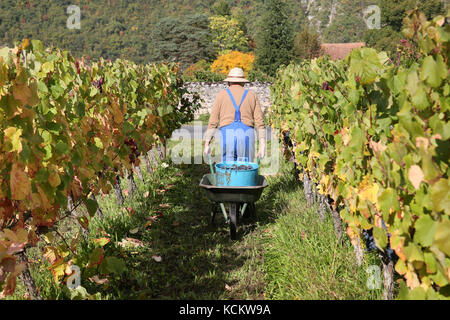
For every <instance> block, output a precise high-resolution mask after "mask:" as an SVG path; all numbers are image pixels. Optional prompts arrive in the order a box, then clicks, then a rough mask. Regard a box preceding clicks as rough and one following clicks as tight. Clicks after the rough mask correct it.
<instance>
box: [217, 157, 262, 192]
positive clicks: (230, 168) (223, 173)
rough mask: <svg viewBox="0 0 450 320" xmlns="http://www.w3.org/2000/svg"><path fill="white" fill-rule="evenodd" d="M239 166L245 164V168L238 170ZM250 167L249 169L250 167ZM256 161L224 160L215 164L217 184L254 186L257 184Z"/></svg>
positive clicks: (257, 167) (224, 185)
mask: <svg viewBox="0 0 450 320" xmlns="http://www.w3.org/2000/svg"><path fill="white" fill-rule="evenodd" d="M240 166H246V167H248V168H247V169H244V170H243V169H242V167H241V169H240V170H238V168H239V167H240ZM250 167H251V169H250ZM258 169H259V165H258V164H257V163H252V162H248V161H241V158H239V159H238V161H225V162H222V163H217V164H216V177H217V179H216V180H217V181H216V182H217V186H219V187H255V186H257V185H258Z"/></svg>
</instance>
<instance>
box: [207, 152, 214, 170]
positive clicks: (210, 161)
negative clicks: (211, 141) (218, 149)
mask: <svg viewBox="0 0 450 320" xmlns="http://www.w3.org/2000/svg"><path fill="white" fill-rule="evenodd" d="M208 160H209V169H211V174H214V167H213V162H212V158H211V155H210V154H208Z"/></svg>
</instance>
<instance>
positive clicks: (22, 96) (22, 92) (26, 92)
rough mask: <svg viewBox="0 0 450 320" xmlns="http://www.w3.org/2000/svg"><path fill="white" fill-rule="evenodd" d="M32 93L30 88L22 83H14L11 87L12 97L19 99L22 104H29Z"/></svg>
mask: <svg viewBox="0 0 450 320" xmlns="http://www.w3.org/2000/svg"><path fill="white" fill-rule="evenodd" d="M32 95H33V93H32V92H31V89H30V88H29V87H28V86H27V85H24V84H16V85H15V86H14V88H13V96H14V99H16V100H19V101H20V102H21V104H22V106H25V105H31V100H32Z"/></svg>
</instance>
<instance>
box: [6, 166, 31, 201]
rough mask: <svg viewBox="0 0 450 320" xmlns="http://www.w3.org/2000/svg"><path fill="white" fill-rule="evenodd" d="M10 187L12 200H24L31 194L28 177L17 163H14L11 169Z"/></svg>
mask: <svg viewBox="0 0 450 320" xmlns="http://www.w3.org/2000/svg"><path fill="white" fill-rule="evenodd" d="M10 187H11V199H12V200H25V199H26V197H27V196H29V195H30V193H31V182H30V180H29V178H28V175H27V174H26V173H25V171H24V170H23V168H22V167H21V166H20V165H19V164H17V163H14V164H13V166H12V169H11V178H10Z"/></svg>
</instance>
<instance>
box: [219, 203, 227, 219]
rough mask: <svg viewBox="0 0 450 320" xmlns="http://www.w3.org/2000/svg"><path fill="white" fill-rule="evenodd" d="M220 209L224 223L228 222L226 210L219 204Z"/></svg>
mask: <svg viewBox="0 0 450 320" xmlns="http://www.w3.org/2000/svg"><path fill="white" fill-rule="evenodd" d="M220 209H222V214H223V217H224V218H225V221H228V214H227V210H225V205H224V204H223V203H220Z"/></svg>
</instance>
